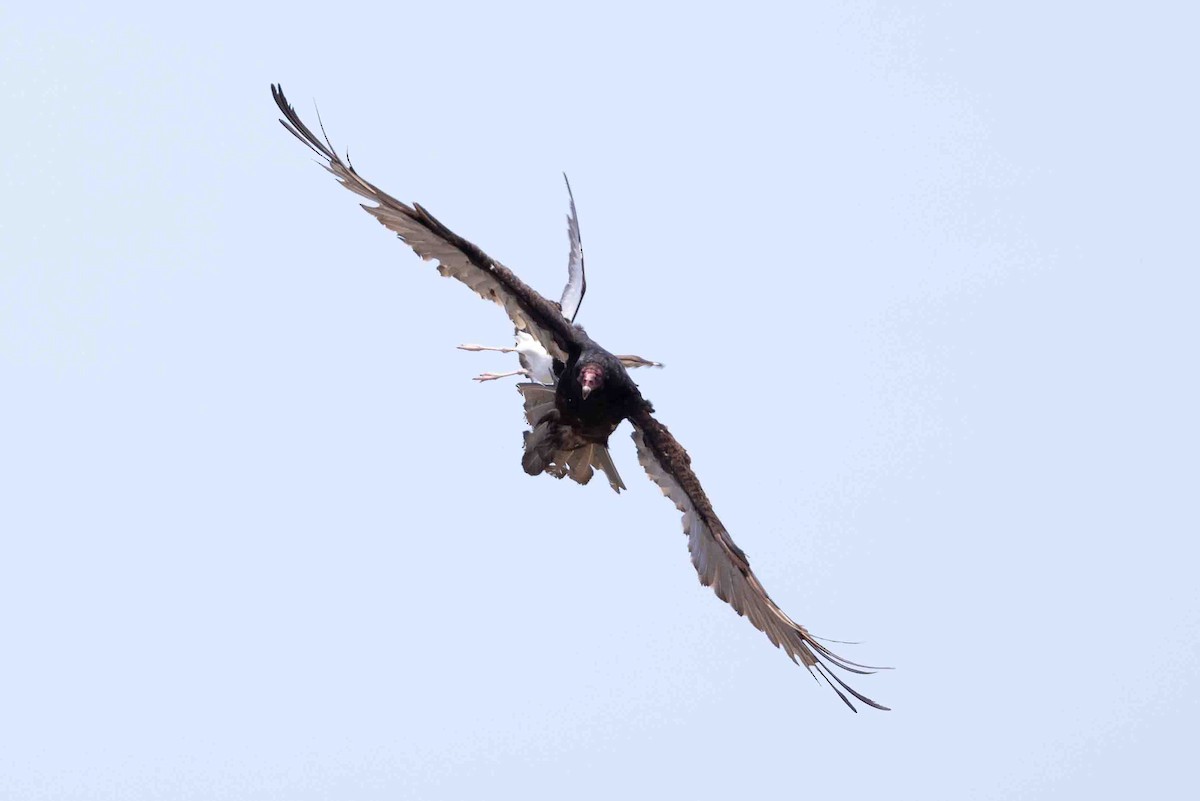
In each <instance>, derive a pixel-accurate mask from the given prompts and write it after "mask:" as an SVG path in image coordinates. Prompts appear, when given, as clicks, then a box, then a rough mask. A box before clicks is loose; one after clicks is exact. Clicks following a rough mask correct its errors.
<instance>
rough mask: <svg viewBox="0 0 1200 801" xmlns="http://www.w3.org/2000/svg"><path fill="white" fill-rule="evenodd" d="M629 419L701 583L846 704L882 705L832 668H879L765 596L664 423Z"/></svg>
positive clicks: (646, 415)
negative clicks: (824, 638)
mask: <svg viewBox="0 0 1200 801" xmlns="http://www.w3.org/2000/svg"><path fill="white" fill-rule="evenodd" d="M629 422H631V423H633V427H634V429H633V442H634V444H635V445H636V446H637V454H638V461H639V462H641V463H642V467H643V468H645V470H646V475H648V476H649V477H650V480H651V481H653V482H654V483H655V484H657V485H658V486H659V488H660V489H661V490H662V492H663V495H666V496H667V497H668V498H670V499H671V500H672V501H673V502H674V504H675V507H676V508H677V509H679V511H680V512H683V531H684V533H685V534H687V538H688V550H689V551H690V552H691V554H692V564H693V565H695V567H696V572H697V573H698V574H699V575H700V583H701V584H703V585H704V586H706V587H712V588H713V591H714V592H716V594H717V597H718V598H720V599H721V600H722V601H724V602H725V603H727V604H729V605H730V606H732V607H733V610H734V611H735V612H737V613H738V614H739V615H745V616H746V618H747V619H748V620H749V621H750V622H751V623H752V624H753V625H754V627H755V628H756V629H758V630H759V631H761V632H763V633H764V634H766V635H767V637H768V638H769V639H770V640H771V642H772V643H774V644H775V645H776V646H778V647H780V648H782V649H783V651H784V653H786V654H787V655H788V656H789V657H790V658H791V660H792V661H793V662H799V663H800V664H802V665H804V666H805V667H806V668H808V670H809V672H810V673H812V674H813V675H814V676H820V678H822V679H824V680H825V683H826V684H828V685H829V686H830V687H831V688H833V691H834V692H835V693H837V694H838V696H839V697H840V698H841V699H842V701H843V702H844V703H845V704H846V706H848V707H850V709H852V710H853V711H855V712H857V711H858V710H857V709H855V708H854V704H853V703H851V701H850V699H849V698H847V697H846V693H849V694H850V695H852V696H854V698H856V699H858V700H859V701H861V702H862V703H864V704H867V705H868V706H873V707H875V708H876V709H884V710H886V709H887V707H886V706H883V705H881V704H878V703H876V702H875V701H872V700H871V699H870V698H868V697H867V696H865V695H863V694H862V693H860V692H858V691H857V690H855V689H854V688H852V687H851V686H850V685H848V684H847V683H846V682H845V681H844V680H843V679H842V678H841V677H840V676H838V675H837V673H835V672H834V668H837V669H839V670H845V671H848V672H850V673H859V674H865V673H873V672H875V671H876V670H879V669H880V668H872V667H868V666H866V665H860V664H858V663H857V662H851V661H850V660H848V659H845V658H844V657H841V656H838V655H837V654H835V653H834V652H833V651H831V650H829V649H828V648H827V647H825V645H824V644H822V643H821V642H820V641H819V640H817V638H815V637H814V636H813V635H812V634H810V633H809V632H808V629H806V628H804V626H801V625H800V624H799V623H797V622H795V621H794V620H792V619H791V618H790V617H788V616H787V615H786V614H785V613H784V611H783V610H782V609H780V608H779V607H778V606H777V605H776V603H775V602H774V601H772V600H771V596H769V595H767V591H766V589H764V588H763V585H762V583H761V582H759V580H758V577H757V576H755V575H754V572H753V571H752V570H751V569H750V560H749V559H747V558H746V554H745V552H744V551H742V549H741V548H739V547H738V546H737V543H735V542H734V541H733V538H732V537H730V536H729V532H728V531H726V530H725V526H724V524H722V523H721V521H720V519H718V518H717V515H716V513H715V512H714V511H713V508H712V503H710V502H709V500H708V496H707V495H706V494H705V493H704V488H703V487H701V486H700V480H699V479H698V478H696V474H695V473H694V472H692V467H691V458H690V457H689V456H688V453H687V451H685V450H684V449H683V446H682V445H680V444H679V441H678V440H676V439H675V437H674V436H672V434H671V432H670V431H668V430H667V427H666V426H664V425H663V424H662V423H660V422H658V420H656V419H655V418H654V417H653V415H651V414H650V409H649V408H648V407H647V408H643V409H642V410H640V411H639V412H637V413H635V414H634V415H632V416H631V417H630V418H629ZM843 690H844V691H845V692H843Z"/></svg>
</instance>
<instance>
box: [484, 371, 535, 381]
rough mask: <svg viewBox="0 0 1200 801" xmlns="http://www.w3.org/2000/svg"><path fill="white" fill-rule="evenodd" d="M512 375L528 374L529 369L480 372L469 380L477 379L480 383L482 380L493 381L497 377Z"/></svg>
mask: <svg viewBox="0 0 1200 801" xmlns="http://www.w3.org/2000/svg"><path fill="white" fill-rule="evenodd" d="M513 375H523V376H528V375H529V371H528V370H513V371H512V372H511V373H480V374H479V375H477V376H475V377H474V378H472V379H471V380H472V381H478V382H479V383H481V384H482V383H483V382H484V381H495V380H496V379H497V378H508V377H509V376H513Z"/></svg>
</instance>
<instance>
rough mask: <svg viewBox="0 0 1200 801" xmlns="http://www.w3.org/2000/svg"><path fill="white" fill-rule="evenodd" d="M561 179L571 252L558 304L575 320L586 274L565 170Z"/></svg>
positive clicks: (573, 198) (577, 216)
mask: <svg viewBox="0 0 1200 801" xmlns="http://www.w3.org/2000/svg"><path fill="white" fill-rule="evenodd" d="M563 180H564V181H566V182H567V197H569V198H570V199H571V216H570V217H568V218H567V237H568V238H569V239H570V240H571V252H570V253H569V254H568V256H567V285H566V287H565V288H564V289H563V293H562V300H561V301H559V305H560V306H562V314H563V317H566V318H567V319H568V320H570V321H571V322H575V315H577V314H579V304H581V303H583V295H584V293H585V292H587V276H586V275H585V274H584V271H583V240H582V239H581V238H580V236H579V215H577V214H576V213H575V195H574V193H572V192H571V182H570V181H569V180H567V174H566V173H565V172H564V173H563Z"/></svg>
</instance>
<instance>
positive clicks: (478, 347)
mask: <svg viewBox="0 0 1200 801" xmlns="http://www.w3.org/2000/svg"><path fill="white" fill-rule="evenodd" d="M458 349H459V350H469V351H471V352H472V353H479V352H480V351H481V350H494V351H496V352H497V353H516V352H517V349H516V348H493V347H492V346H490V345H459V346H458Z"/></svg>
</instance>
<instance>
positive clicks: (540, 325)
mask: <svg viewBox="0 0 1200 801" xmlns="http://www.w3.org/2000/svg"><path fill="white" fill-rule="evenodd" d="M271 92H272V95H273V96H274V98H275V103H276V105H278V106H279V109H280V111H282V112H283V115H284V119H283V120H280V122H281V123H282V124H283V126H284V127H285V128H287V129H288V130H289V131H291V133H292V134H293V135H295V136H296V137H297V138H298V139H300V141H302V142H304V143H305V144H306V145H307V146H308V147H310V148H311V149H312V150H313V151H314V152H316V153H317V154H318V155H319V156H321V157H322V159H324V160H325V161H326V169H328V170H329V171H330V172H332V173H333V174H334V176H335V177H337V179H338V180H339V181H340V182H341V183H342V185H344V186H345V187H346V188H348V189H350V190H351V191H352V192H355V193H356V194H358V195H361V196H362V197H364V198H367V199H368V200H370V201H373V202H375V203H377V204H378V205H376V206H367V205H364V206H363V208H364V209H366V210H367V211H368V212H369V213H370V214H372V215H374V217H375V218H376V219H377V220H379V222H380V223H382V224H383V225H384V226H386V227H387V228H389V229H390V230H392V231H394V232H395V233H396V234H397V235H399V237H400V238H401V239H402V240H404V241H405V242H406V243H408V245H409V246H410V247H411V248H412V249H413V250H414V251H415V252H416V253H417V255H419V256H421V257H422V258H423V259H437V260H438V262H439V265H438V271H439V272H440V273H441V274H442V275H445V276H450V277H453V278H457V279H458V280H459V281H462V282H463V283H464V284H466V285H467V286H469V287H470V288H471V289H472V290H473V291H474V292H475V293H476V294H478V295H479V296H480V297H482V298H484V299H485V300H491V301H493V302H495V303H497V304H498V305H500V306H501V307H502V308H503V309H504V311H505V312H506V313H507V314H508V316H509V318H510V319H511V320H512V321H513V324H514V325H516V326H517V327H518V329H521V330H525V331H528V332H529V334H530V335H531V336H533V337H534V339H536V340H537V342H538V343H540V344H541V346H542V347H544V348H545V349H546V351H547V353H549V354H550V355H551V356H553V357H554V358H555V359H558V360H560V361H561V362H563V363H564V364H565V367H564V368H563V371H562V373H561V375H560V376H559V380H558V383H557V385H555V386H553V387H546V386H543V385H536V384H535V385H529V384H523V385H520V388H521V391H522V394H523V395H524V397H525V409H526V415H527V418H528V420H529V423H530V425H531V427H532V430H531V431H529V432H527V433H526V441H525V454H524V456H523V458H522V466H523V468H524V469H525V470H526V472H528V473H531V474H534V475H537V474H540V473H542V472H546V473H550V474H551V475H554V476H556V477H559V478H561V477H563V476H566V475H571V477H572V478H575V479H576V480H579V481H581V483H586V480H587V479H589V478H590V477H591V475H592V473H593V468H596V469H600V470H602V471H604V472H605V473H606V474H607V475H608V478H609V481H610V483H611V484H613V485H614V489H616V488H617V486H616V485H617V484H619V483H620V477H619V476H617V475H616V469H615V467H613V468H612V471H611V473H610V472H609V467H610V466H611V460H609V459H608V458H607V455H608V452H607V444H608V437H609V436H610V435H611V434H612V432H613V430H614V429H615V428H616V427H617V425H619V424H620V423H621V422H622V421H623V420H628V421H629V422H630V423H631V424H632V425H633V427H634V431H633V440H634V443H635V445H636V446H637V453H638V461H639V462H641V464H642V467H643V468H644V469H645V470H646V473H647V475H648V476H649V477H650V479H651V480H652V481H653V482H654V483H655V484H657V485H658V486H659V488H660V489H662V492H663V494H664V495H666V496H667V497H669V498H670V499H671V501H672V502H673V503H674V504H675V506H676V507H677V508H678V509H679V511H680V512H681V513H682V514H683V529H684V533H685V534H686V535H687V537H688V549H689V551H690V552H691V555H692V563H693V564H694V565H695V567H696V571H697V573H698V574H699V576H700V582H701V583H702V584H704V585H705V586H710V587H712V588H713V591H714V592H716V594H717V597H718V598H720V599H721V600H723V601H725V602H726V603H728V604H729V605H730V606H732V607H733V609H734V610H735V611H736V612H737V613H738V614H739V615H744V616H745V617H746V618H747V619H748V620H749V621H750V622H751V623H752V624H753V625H754V626H755V627H756V628H758V629H759V630H760V631H762V632H764V633H765V634H766V635H767V637H768V638H769V639H770V640H771V642H772V643H774V644H775V645H776V646H778V647H779V648H782V649H783V651H784V652H785V653H786V654H787V655H788V657H790V658H791V659H792V660H793V661H795V662H799V663H800V664H802V665H804V666H805V667H806V668H808V670H809V672H811V673H812V674H813V675H814V676H815V677H818V678H819V679H823V680H824V681H825V682H826V683H827V684H828V685H829V686H830V687H831V688H833V690H834V692H836V693H837V694H838V696H839V697H840V698H841V699H842V701H844V702H845V703H846V705H847V706H848V707H850V709H852V710H853V709H855V707H854V704H853V702H851V700H850V698H849V697H847V694H849V696H852V697H853V698H855V699H857V700H858V701H860V702H862V703H864V704H867V705H869V706H872V707H875V708H876V709H887V707H884V706H882V705H880V704H878V703H876V702H875V701H872V700H871V699H870V698H867V697H866V696H864V695H862V694H861V693H859V692H857V691H856V690H854V689H852V688H851V687H850V686H849V685H847V684H846V682H845V681H844V680H843V679H842V678H841V677H839V676H838V675H837V673H836V672H835V670H845V671H848V672H851V673H857V674H866V673H871V672H873V671H875V670H878V669H879V668H872V667H868V666H865V665H860V664H857V663H855V662H851V661H849V660H847V659H844V658H842V657H840V656H838V655H837V654H835V653H833V652H832V651H830V650H829V649H828V648H827V647H826V646H825V645H823V644H822V643H821V642H820V641H818V640H817V639H815V638H814V637H813V636H812V635H811V634H809V632H808V630H807V629H805V628H804V627H803V626H801V625H800V624H798V623H796V622H795V621H793V620H792V619H791V618H789V617H788V616H787V615H786V614H784V612H783V610H782V609H780V608H779V607H778V606H777V605H776V604H775V602H774V601H772V600H771V598H770V596H769V595H767V592H766V590H765V589H764V588H763V586H762V584H761V583H760V582H759V580H758V578H757V577H756V576H755V575H754V573H753V571H751V569H750V563H749V560H748V559H747V558H746V554H745V553H744V552H743V551H742V550H741V549H740V548H739V547H738V546H737V545H736V544H735V543H734V542H733V539H732V538H731V537H730V536H729V532H728V531H727V530H726V529H725V526H724V525H723V524H722V523H721V521H720V519H719V518H718V517H717V515H716V513H715V512H714V511H713V508H712V504H711V502H710V501H709V499H708V496H707V495H706V494H705V492H704V489H703V487H701V486H700V481H699V479H698V478H697V477H696V474H695V473H694V472H693V471H692V468H691V459H690V458H689V456H688V453H687V451H685V450H684V449H683V446H681V445H680V444H679V442H678V441H677V440H676V439H675V438H674V437H673V436H672V435H671V433H670V432H669V431H668V430H667V427H666V426H664V425H663V424H662V423H660V422H658V420H657V419H655V417H654V415H653V412H654V409H653V407H652V406H651V404H650V403H649V401H647V400H646V399H645V398H643V397H642V394H641V391H640V390H639V389H638V387H637V385H636V384H635V383H634V382H633V381H632V380H631V379H630V378H629V374H628V373H627V372H626V369H625V366H624V365H623V364H622V361H621V358H619V357H617V356H614V355H613V354H611V353H609V352H608V351H607V350H605V349H604V348H602V347H600V345H598V344H597V343H596V342H594V341H593V340H592V339H591V337H589V336H588V335H587V334H586V333H585V332H584V331H583V329H582V328H579V327H578V326H576V325H573V324H572V323H571V322H570V321H569V320H567V319H566V318H565V317H564V316H563V314H562V312H561V311H560V310H559V306H558V305H557V304H555V303H552V302H550V301H548V300H546V299H545V298H544V297H542V296H541V295H539V294H538V293H537V292H535V291H534V290H533V289H531V288H530V287H528V286H527V285H526V284H525V283H524V282H522V281H521V280H520V279H519V278H517V276H516V275H514V274H513V273H512V271H510V270H509V269H507V268H506V267H504V266H503V265H501V264H500V263H499V262H497V261H495V260H494V259H492V258H490V257H489V256H488V255H487V254H486V253H484V252H483V251H482V250H480V249H479V248H478V247H476V246H475V245H473V244H471V243H470V242H468V241H467V240H465V239H463V238H461V237H459V236H458V235H456V234H455V233H454V232H452V231H450V229H448V228H446V226H444V225H442V224H441V223H440V222H438V220H437V219H435V218H434V217H433V215H431V214H429V212H427V211H426V210H425V209H423V208H421V207H420V206H419V205H416V204H414V205H412V206H409V205H407V204H405V203H403V202H401V201H399V200H397V199H395V198H394V197H392V196H391V195H389V194H387V193H385V192H383V191H382V190H380V189H378V188H377V187H375V186H374V185H373V184H371V183H369V182H367V181H366V180H364V179H363V178H361V177H360V176H359V175H358V173H357V172H356V171H355V170H354V168H353V166H351V165H350V163H349V161H342V159H341V158H339V157H338V156H337V154H336V153H335V152H334V150H333V147H332V146H331V145H330V144H329V141H328V139H324V138H321V139H319V138H318V137H316V136H315V135H314V134H313V132H312V131H311V130H310V129H309V128H308V127H307V126H306V125H305V124H304V123H303V122H302V121H301V120H300V118H299V117H298V116H297V115H296V112H295V110H294V109H292V107H291V105H290V104H289V103H288V102H287V99H286V98H285V97H284V94H283V90H282V89H281V88H279V87H278V86H274V85H273V86H272V87H271ZM322 133H323V131H322ZM601 452H602V453H603V456H601V455H600V454H601ZM605 461H607V464H605ZM620 486H621V487H623V486H624V485H623V484H621V485H620ZM855 711H857V710H855Z"/></svg>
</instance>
